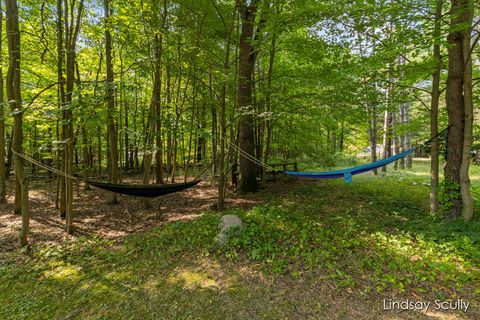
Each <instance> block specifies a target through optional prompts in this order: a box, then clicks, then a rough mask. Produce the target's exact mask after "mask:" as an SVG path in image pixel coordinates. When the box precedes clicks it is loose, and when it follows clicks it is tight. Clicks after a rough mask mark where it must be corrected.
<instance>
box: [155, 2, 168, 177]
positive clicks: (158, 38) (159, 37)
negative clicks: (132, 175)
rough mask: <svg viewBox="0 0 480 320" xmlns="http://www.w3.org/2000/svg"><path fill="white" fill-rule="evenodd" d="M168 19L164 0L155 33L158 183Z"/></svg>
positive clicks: (160, 175) (160, 167)
mask: <svg viewBox="0 0 480 320" xmlns="http://www.w3.org/2000/svg"><path fill="white" fill-rule="evenodd" d="M166 20H167V0H163V12H162V21H161V25H160V34H158V33H157V34H155V67H154V68H155V79H154V88H153V93H152V95H154V96H152V103H153V104H154V106H153V108H154V109H155V120H156V121H155V128H156V130H155V133H156V134H155V145H156V152H155V164H156V170H155V174H156V177H155V180H156V183H163V146H162V118H161V117H162V110H161V92H162V66H161V62H162V46H163V32H164V31H165V23H166Z"/></svg>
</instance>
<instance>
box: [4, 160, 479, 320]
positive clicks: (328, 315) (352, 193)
mask: <svg viewBox="0 0 480 320" xmlns="http://www.w3.org/2000/svg"><path fill="white" fill-rule="evenodd" d="M479 173H480V170H479V168H478V167H474V168H473V172H472V182H473V185H474V188H473V189H474V191H475V197H476V201H477V202H478V201H479V200H480V198H479V197H478V196H477V192H476V190H477V187H479V186H480V174H479ZM53 189H54V184H53V183H52V184H51V185H49V184H48V183H41V182H39V181H37V182H35V181H33V182H32V193H31V199H30V205H31V212H32V223H31V228H32V230H31V237H30V241H31V243H32V247H31V249H30V250H29V251H28V252H27V251H26V250H21V249H16V237H17V234H18V228H19V226H20V225H19V223H20V221H19V220H20V219H19V217H17V216H14V215H12V214H11V212H12V201H13V198H12V196H10V197H9V199H8V200H9V201H8V204H6V205H3V206H2V207H0V319H246V318H251V319H480V299H479V297H480V289H479V288H480V269H479V265H480V220H479V218H478V216H479V214H478V212H479V210H478V209H479V207H478V204H476V212H475V215H476V219H475V220H474V221H473V222H471V223H468V224H467V223H465V222H463V221H461V220H458V221H445V220H443V219H442V218H440V217H439V216H438V215H431V214H429V212H428V164H425V163H423V162H415V169H414V170H413V171H410V172H408V171H398V172H393V170H392V169H391V168H389V174H388V175H387V176H386V177H373V176H371V175H369V174H365V175H361V176H356V177H354V183H353V184H352V185H344V184H343V182H342V181H341V179H340V180H328V181H299V180H296V181H277V182H269V183H268V185H267V186H264V188H262V190H261V191H260V192H259V193H257V194H254V195H246V196H238V195H235V194H233V193H232V192H230V193H229V200H228V202H227V206H228V210H227V212H226V213H229V214H237V215H239V216H240V217H241V218H242V220H243V221H244V222H245V227H244V229H243V230H242V232H241V234H240V235H239V236H237V237H233V238H232V239H231V240H230V241H229V243H228V245H227V246H225V247H219V246H218V245H217V243H216V241H215V236H216V234H217V232H218V229H217V228H218V227H217V225H218V221H219V218H220V216H221V215H222V213H218V212H215V211H213V210H211V208H212V204H213V203H214V202H215V197H216V190H215V188H213V187H211V186H209V185H208V183H202V184H200V185H199V186H197V187H194V188H191V189H188V190H186V191H184V192H181V193H177V194H171V195H168V196H165V197H161V198H158V199H155V200H153V201H152V206H151V208H150V209H148V210H146V209H143V206H142V203H141V201H140V200H139V199H136V198H132V197H121V198H120V203H119V204H115V205H109V204H107V202H108V200H109V195H108V193H106V192H103V191H99V190H96V189H92V190H90V191H83V190H81V191H80V196H79V197H76V198H75V205H74V207H75V210H74V215H75V218H74V225H75V234H74V235H73V236H67V235H65V234H64V232H63V225H64V222H63V220H62V219H60V218H59V217H58V214H57V213H56V210H55V208H54V200H55V199H54V196H53V192H51V190H53ZM407 299H408V300H409V301H411V302H430V303H431V304H430V307H429V309H428V311H427V312H424V311H398V310H385V306H387V307H388V306H389V305H390V304H389V303H390V302H393V301H395V302H401V301H406V300H407ZM458 299H463V301H464V302H468V303H470V305H469V308H468V311H467V312H463V311H458V310H457V311H454V310H448V311H440V310H436V307H437V306H438V304H436V302H452V304H451V305H445V306H446V307H451V308H453V307H455V306H456V305H455V304H456V302H457V301H458ZM387 309H388V308H387Z"/></svg>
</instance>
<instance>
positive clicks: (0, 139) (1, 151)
mask: <svg viewBox="0 0 480 320" xmlns="http://www.w3.org/2000/svg"><path fill="white" fill-rule="evenodd" d="M2 38H3V9H2V2H1V1H0V39H2ZM2 65H3V51H2V41H0V203H5V202H6V198H5V197H6V193H7V192H6V191H7V190H6V188H7V186H6V178H7V175H6V168H5V155H6V153H5V105H4V104H3V103H4V100H5V99H4V96H3V89H4V88H3V86H4V80H3V68H2Z"/></svg>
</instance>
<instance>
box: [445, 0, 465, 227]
mask: <svg viewBox="0 0 480 320" xmlns="http://www.w3.org/2000/svg"><path fill="white" fill-rule="evenodd" d="M465 6H466V0H451V22H450V26H451V28H452V29H451V31H450V33H449V34H448V37H447V40H448V44H449V47H448V78H447V89H446V104H447V112H448V124H449V125H450V128H449V130H448V141H447V147H448V151H447V163H446V165H445V196H446V197H445V203H444V204H443V205H444V206H445V209H446V214H447V217H450V218H455V217H458V216H459V215H460V214H461V210H462V199H461V196H460V166H461V163H462V154H463V140H464V128H465V125H464V121H465V106H464V97H463V79H464V72H465V65H464V63H465V60H464V54H463V43H464V31H462V30H461V26H462V25H464V24H466V22H467V21H466V20H465V16H464V14H463V11H464V9H465Z"/></svg>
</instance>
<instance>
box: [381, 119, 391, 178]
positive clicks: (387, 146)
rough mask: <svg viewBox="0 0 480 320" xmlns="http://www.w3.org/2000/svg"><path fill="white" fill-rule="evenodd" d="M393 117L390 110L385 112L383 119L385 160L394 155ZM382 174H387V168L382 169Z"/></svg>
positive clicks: (383, 155) (383, 154)
mask: <svg viewBox="0 0 480 320" xmlns="http://www.w3.org/2000/svg"><path fill="white" fill-rule="evenodd" d="M391 116H392V114H391V113H390V112H389V111H388V110H385V113H384V118H383V153H382V157H383V159H385V158H388V157H389V156H390V155H391V153H392V150H391V147H392V140H391V132H390V122H391V119H392V118H391ZM382 172H387V166H383V167H382Z"/></svg>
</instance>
